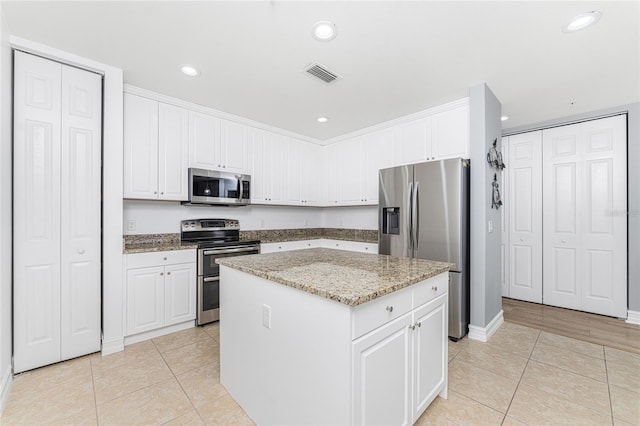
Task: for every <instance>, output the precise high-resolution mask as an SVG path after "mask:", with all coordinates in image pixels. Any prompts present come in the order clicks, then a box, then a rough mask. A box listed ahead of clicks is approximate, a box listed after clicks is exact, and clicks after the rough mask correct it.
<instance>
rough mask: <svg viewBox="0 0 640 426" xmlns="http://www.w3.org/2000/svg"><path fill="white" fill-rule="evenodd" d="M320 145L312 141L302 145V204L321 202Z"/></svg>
mask: <svg viewBox="0 0 640 426" xmlns="http://www.w3.org/2000/svg"><path fill="white" fill-rule="evenodd" d="M322 154H323V150H322V146H320V145H316V144H313V143H303V145H302V171H301V181H302V204H303V205H305V206H317V205H320V204H321V203H322V201H321V199H322V188H323V182H324V181H325V180H324V179H323V172H324V170H323V167H322V161H323V156H322Z"/></svg>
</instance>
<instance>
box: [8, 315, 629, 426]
mask: <svg viewBox="0 0 640 426" xmlns="http://www.w3.org/2000/svg"><path fill="white" fill-rule="evenodd" d="M218 336H219V327H218V324H214V325H211V326H207V327H200V328H193V329H189V330H185V331H181V332H178V333H173V334H170V335H167V336H163V337H159V338H156V339H153V340H150V341H146V342H142V343H138V344H135V345H130V346H127V347H126V349H125V350H124V351H123V352H120V353H117V354H113V355H109V356H105V357H102V356H100V355H99V354H94V355H89V356H86V357H82V358H78V359H75V360H72V361H67V362H63V363H60V364H56V365H53V366H49V367H44V368H41V369H38V370H34V371H32V372H28V373H24V374H21V375H19V376H17V377H16V378H15V380H14V383H13V388H12V391H11V394H10V396H9V401H8V402H7V405H6V408H5V410H4V412H3V414H2V417H1V418H0V423H1V424H3V425H11V424H28V425H36V424H37V425H39V424H65V425H71V424H93V425H95V424H100V425H112V424H113V425H129V424H167V425H198V424H211V425H231V424H239V425H245V424H246V425H251V424H253V422H252V421H251V419H250V418H249V417H248V416H247V415H246V414H245V412H244V411H243V410H242V409H241V408H240V407H239V406H238V405H237V404H236V403H235V402H234V401H233V399H232V398H231V397H230V396H229V394H228V393H227V392H226V390H225V388H224V387H223V386H222V385H221V384H220V369H219V351H218V349H219V343H218ZM417 424H418V425H430V424H434V425H446V424H476V425H501V424H502V425H523V424H528V425H541V424H544V425H547V424H575V425H587V424H603V425H604V424H607V425H612V424H615V425H629V424H634V425H640V355H638V354H635V353H631V352H625V351H621V350H618V349H612V348H609V347H604V346H601V345H597V344H593V343H586V342H583V341H579V340H574V339H571V338H568V337H563V336H558V335H555V334H550V333H547V332H543V331H539V330H535V329H533V328H529V327H525V326H522V325H517V324H513V323H509V322H505V323H504V324H503V325H502V327H501V328H500V329H499V330H498V332H497V333H496V334H495V335H494V336H493V338H492V339H491V341H490V342H489V343H481V342H476V341H473V340H468V339H462V340H461V341H460V342H457V343H452V342H449V399H447V400H444V399H441V398H438V399H436V401H434V403H433V404H432V405H431V406H430V407H429V409H428V410H427V411H426V412H425V414H424V415H423V416H422V417H421V418H420V419H419V420H418V423H417Z"/></svg>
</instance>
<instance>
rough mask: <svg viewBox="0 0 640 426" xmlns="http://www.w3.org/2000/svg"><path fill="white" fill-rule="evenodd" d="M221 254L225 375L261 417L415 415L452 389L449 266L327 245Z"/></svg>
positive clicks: (328, 420) (403, 418) (388, 418)
mask: <svg viewBox="0 0 640 426" xmlns="http://www.w3.org/2000/svg"><path fill="white" fill-rule="evenodd" d="M218 262H219V263H220V265H221V272H220V276H221V283H222V284H221V286H220V305H221V309H220V381H221V382H222V384H223V385H224V386H225V387H226V388H227V390H228V391H229V393H230V394H231V395H232V396H233V398H234V399H235V400H236V401H237V402H238V404H240V405H241V406H242V408H243V409H244V410H245V411H246V412H247V414H248V415H249V416H250V417H251V418H252V419H253V420H254V421H255V422H256V423H257V424H260V425H263V424H264V425H270V424H274V425H275V424H278V425H284V424H289V425H294V424H295V425H302V424H331V425H339V424H340V425H342V424H412V423H414V422H415V421H416V420H417V419H418V418H419V416H420V415H421V414H422V412H424V410H425V409H426V408H427V407H428V406H429V404H430V403H431V402H432V401H433V400H434V399H435V398H436V396H438V395H441V396H443V397H446V394H447V334H448V333H447V298H448V294H447V290H448V271H449V269H450V268H451V267H453V265H452V264H449V263H443V262H433V261H428V260H420V259H407V258H397V257H392V256H386V255H375V254H368V253H353V252H347V251H342V250H333V249H322V248H318V249H308V250H296V251H290V252H284V253H269V254H260V255H252V256H242V257H237V258H226V259H220V260H219V261H218Z"/></svg>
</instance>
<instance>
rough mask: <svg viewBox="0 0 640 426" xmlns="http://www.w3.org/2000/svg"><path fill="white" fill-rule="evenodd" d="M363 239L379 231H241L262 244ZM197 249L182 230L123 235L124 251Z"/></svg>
mask: <svg viewBox="0 0 640 426" xmlns="http://www.w3.org/2000/svg"><path fill="white" fill-rule="evenodd" d="M319 238H327V239H330V240H344V241H360V242H363V243H378V231H376V230H371V229H341V228H301V229H269V230H263V231H240V239H241V240H260V242H263V243H280V242H285V241H301V240H316V239H319ZM192 248H197V246H196V245H195V244H181V243H180V233H176V234H138V235H124V236H123V238H122V252H123V253H125V254H126V253H144V252H147V251H165V250H186V249H192Z"/></svg>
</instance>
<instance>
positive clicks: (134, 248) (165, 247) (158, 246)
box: [123, 242, 198, 254]
mask: <svg viewBox="0 0 640 426" xmlns="http://www.w3.org/2000/svg"><path fill="white" fill-rule="evenodd" d="M197 248H198V245H197V244H188V243H181V242H169V243H134V244H126V245H125V246H124V250H123V253H125V254H129V253H147V252H153V251H171V250H189V249H197Z"/></svg>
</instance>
